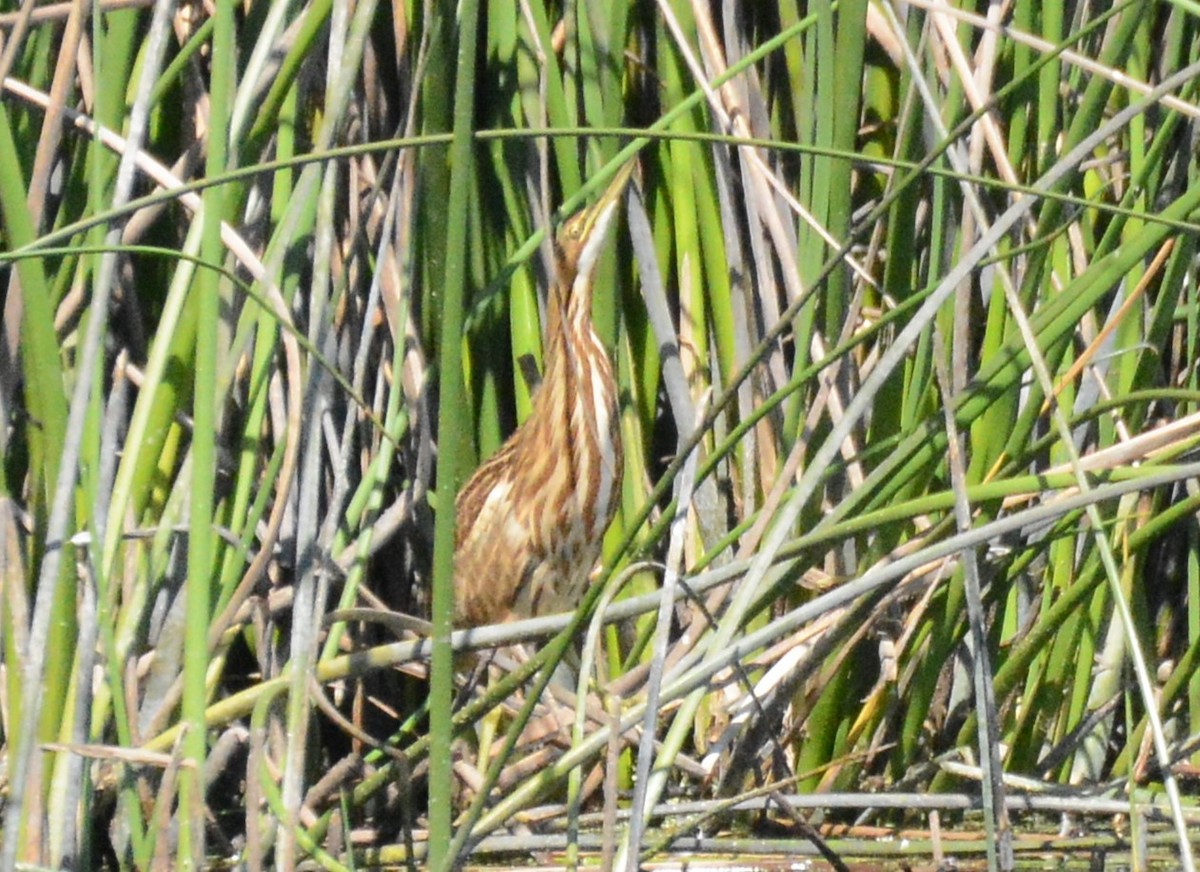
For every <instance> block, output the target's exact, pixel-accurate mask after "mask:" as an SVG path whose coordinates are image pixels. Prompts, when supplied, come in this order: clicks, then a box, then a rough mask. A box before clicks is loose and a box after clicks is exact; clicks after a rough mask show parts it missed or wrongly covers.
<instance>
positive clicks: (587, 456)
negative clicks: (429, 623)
mask: <svg viewBox="0 0 1200 872" xmlns="http://www.w3.org/2000/svg"><path fill="white" fill-rule="evenodd" d="M632 170H633V163H632V162H630V163H628V164H626V165H625V166H624V167H622V168H621V170H620V171H619V172H618V173H617V176H616V178H615V179H614V180H613V182H612V183H611V184H610V185H609V187H608V189H607V190H606V191H605V192H604V193H603V194H602V195H601V196H600V198H599V199H598V200H597V201H596V203H595V204H594V205H593V206H591V207H589V208H587V209H584V210H583V211H581V212H578V213H576V214H575V215H574V216H572V217H571V218H569V219H568V220H567V221H566V222H565V223H564V224H563V225H562V227H561V228H560V229H559V231H558V234H557V236H556V237H555V240H554V260H555V276H554V278H553V281H552V282H551V288H550V299H549V306H548V314H547V325H546V342H545V349H546V350H545V373H544V375H543V377H542V384H541V386H540V387H539V388H538V390H537V392H536V393H535V394H534V397H533V408H532V410H531V412H530V414H529V417H528V418H527V419H526V420H525V422H524V423H523V424H522V425H521V426H520V427H518V428H517V430H516V431H515V432H514V433H513V434H512V435H511V436H510V437H509V438H508V441H507V442H505V443H504V445H503V447H501V449H500V450H499V451H497V452H496V454H494V455H493V456H492V457H491V458H490V459H489V460H488V461H487V462H486V463H484V464H483V465H482V466H481V467H479V469H478V470H476V471H475V474H474V475H473V476H471V479H470V481H468V482H467V483H466V485H465V486H464V487H463V489H462V490H461V491H460V492H459V495H458V499H457V500H456V501H455V512H456V513H457V514H456V518H457V522H456V527H457V530H456V537H455V539H456V541H455V554H454V596H455V609H454V622H455V625H456V626H459V627H474V626H479V625H481V624H494V623H499V622H502V621H506V620H510V619H519V618H526V617H532V616H535V615H544V614H552V613H554V612H560V611H569V610H571V609H573V608H574V607H575V606H576V604H577V603H578V602H579V600H580V599H581V597H582V596H583V592H584V591H585V590H586V588H587V581H588V576H589V575H590V574H591V571H592V569H593V567H594V566H595V564H596V561H597V560H598V559H599V557H600V549H601V544H602V542H603V539H604V531H605V530H606V529H608V525H609V522H611V521H612V517H613V513H614V512H615V510H616V507H617V500H618V498H619V496H620V490H621V473H622V468H623V467H622V462H623V458H622V452H621V435H620V430H619V421H618V416H617V388H616V382H615V381H614V380H613V373H612V364H611V363H610V362H609V359H608V354H607V353H606V352H605V350H604V346H603V345H602V344H601V342H600V337H599V336H597V335H596V331H595V329H594V328H593V326H592V290H593V282H594V280H595V270H596V262H597V260H598V259H599V256H600V252H601V250H602V248H603V246H604V240H605V237H606V231H607V229H608V227H609V225H610V224H611V223H612V219H613V217H614V215H616V213H617V205H618V203H619V202H620V199H621V194H622V192H623V191H624V190H625V185H626V184H627V183H628V181H629V176H630V173H631V172H632Z"/></svg>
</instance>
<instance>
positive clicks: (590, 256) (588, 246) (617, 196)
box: [577, 158, 637, 276]
mask: <svg viewBox="0 0 1200 872" xmlns="http://www.w3.org/2000/svg"><path fill="white" fill-rule="evenodd" d="M636 165H637V158H633V159H632V160H630V161H628V162H627V163H626V164H625V165H624V166H622V167H621V168H620V169H619V170H617V174H616V175H615V176H614V177H613V180H612V181H611V182H610V183H609V185H608V187H607V188H606V189H605V191H604V193H603V194H601V195H600V199H598V200H597V201H596V202H595V203H594V204H592V206H591V207H589V208H588V210H587V211H586V212H585V213H584V219H583V228H582V231H581V233H580V234H579V238H580V239H582V240H583V250H582V251H581V252H580V255H579V261H578V264H577V271H578V275H581V276H586V275H589V274H590V273H591V268H592V266H593V265H594V264H595V262H596V257H597V255H598V254H599V253H600V248H601V246H602V245H603V244H604V237H605V234H606V232H607V230H608V225H609V224H610V223H611V222H612V218H613V215H614V214H615V213H616V211H617V204H618V203H620V202H621V195H622V194H623V193H624V192H625V187H626V186H627V185H628V184H629V179H630V177H631V176H632V175H633V169H634V167H635V166H636Z"/></svg>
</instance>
